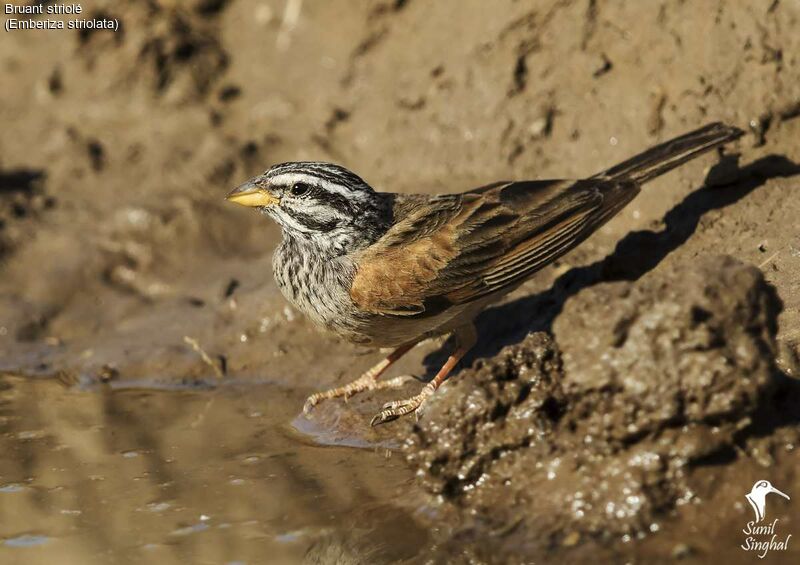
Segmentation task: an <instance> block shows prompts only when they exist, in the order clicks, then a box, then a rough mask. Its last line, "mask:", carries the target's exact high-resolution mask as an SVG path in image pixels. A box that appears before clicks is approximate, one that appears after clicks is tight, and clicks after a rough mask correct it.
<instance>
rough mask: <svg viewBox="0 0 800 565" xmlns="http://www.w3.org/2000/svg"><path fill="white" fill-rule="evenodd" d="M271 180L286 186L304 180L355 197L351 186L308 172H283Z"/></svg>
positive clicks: (330, 190)
mask: <svg viewBox="0 0 800 565" xmlns="http://www.w3.org/2000/svg"><path fill="white" fill-rule="evenodd" d="M270 181H271V182H273V183H275V184H279V185H286V186H291V185H293V184H294V183H296V182H303V183H306V184H310V185H317V186H320V187H322V188H323V189H324V190H327V191H328V192H334V193H336V194H341V195H342V196H347V197H348V198H352V197H353V191H351V190H350V189H349V188H347V187H345V186H342V185H341V184H337V183H333V182H330V181H327V180H325V179H321V178H319V177H318V176H315V175H310V174H307V173H281V174H279V175H275V176H274V177H272V178H271V179H270Z"/></svg>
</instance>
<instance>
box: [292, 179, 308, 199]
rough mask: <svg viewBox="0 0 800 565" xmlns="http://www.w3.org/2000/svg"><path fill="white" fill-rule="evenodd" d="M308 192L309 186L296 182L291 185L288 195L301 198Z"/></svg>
mask: <svg viewBox="0 0 800 565" xmlns="http://www.w3.org/2000/svg"><path fill="white" fill-rule="evenodd" d="M310 191H311V185H310V184H307V183H304V182H296V183H294V184H293V185H292V188H290V189H289V193H290V194H291V195H292V196H303V195H304V194H308V193H309V192H310Z"/></svg>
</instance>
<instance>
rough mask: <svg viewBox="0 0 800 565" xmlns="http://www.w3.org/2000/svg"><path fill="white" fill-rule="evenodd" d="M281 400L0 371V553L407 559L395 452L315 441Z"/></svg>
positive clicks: (411, 529)
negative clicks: (69, 381) (90, 385)
mask: <svg viewBox="0 0 800 565" xmlns="http://www.w3.org/2000/svg"><path fill="white" fill-rule="evenodd" d="M290 408H292V409H293V408H295V407H294V406H291V405H290V403H287V402H286V395H285V394H284V392H282V391H281V389H279V388H277V387H275V386H271V385H255V386H253V385H248V386H240V385H236V384H229V385H227V386H223V387H220V388H218V389H216V390H214V391H209V390H204V391H190V390H173V391H164V390H161V391H152V390H142V389H138V390H137V389H126V390H112V389H111V388H100V389H96V390H91V391H86V390H80V389H76V388H70V389H68V388H66V387H65V386H63V385H61V384H60V383H58V382H55V381H52V380H49V381H36V380H26V379H20V378H16V377H8V376H6V377H2V379H1V380H0V430H2V435H0V452H2V458H0V562H2V563H64V564H71V563H75V564H78V563H80V564H92V563H98V564H99V563H112V562H113V563H144V562H148V561H149V562H152V563H237V562H238V563H245V562H246V563H265V562H270V563H291V562H300V561H302V560H303V559H304V558H305V559H309V560H313V558H314V555H315V553H319V554H327V555H341V554H346V553H347V552H351V551H357V553H358V555H359V556H360V558H361V559H367V560H368V561H371V562H391V561H395V560H399V559H405V558H408V557H410V556H412V555H413V554H414V552H415V551H416V549H415V548H418V547H420V546H421V545H423V544H424V542H425V539H426V534H425V532H424V531H423V530H421V529H420V528H418V527H416V526H415V525H414V523H413V522H412V521H411V520H410V519H409V517H408V515H407V513H406V512H405V511H404V510H403V509H402V508H400V507H399V506H398V505H396V504H395V503H394V501H395V500H396V495H397V492H398V489H399V488H401V487H402V486H403V485H404V483H406V482H407V481H408V480H409V479H410V473H409V471H408V470H406V469H405V468H404V465H403V464H402V459H401V458H400V457H397V456H395V457H388V458H387V452H386V450H385V449H383V448H374V449H352V448H344V447H323V446H320V445H317V444H315V443H314V442H313V441H311V439H309V438H307V437H304V436H301V435H300V434H298V433H297V432H295V431H294V430H293V429H292V427H291V426H290V425H288V424H287V422H290V421H291V417H292V415H293V414H292V411H291V410H290ZM307 553H308V556H307V555H306V554H307ZM365 562H367V561H365Z"/></svg>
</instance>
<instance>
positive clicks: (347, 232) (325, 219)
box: [226, 161, 390, 255]
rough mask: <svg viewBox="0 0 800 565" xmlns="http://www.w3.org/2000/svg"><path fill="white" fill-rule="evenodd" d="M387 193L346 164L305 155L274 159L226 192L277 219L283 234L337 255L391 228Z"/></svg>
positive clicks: (233, 200)
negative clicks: (300, 158) (274, 162)
mask: <svg viewBox="0 0 800 565" xmlns="http://www.w3.org/2000/svg"><path fill="white" fill-rule="evenodd" d="M387 196H388V195H386V194H383V193H378V192H375V191H374V190H373V189H372V187H370V186H369V185H368V184H367V183H366V182H365V181H364V180H363V179H362V178H361V177H359V176H358V175H356V174H354V173H352V172H350V171H349V170H347V169H345V168H344V167H341V166H339V165H334V164H331V163H322V162H313V161H302V162H292V163H281V164H279V165H274V166H273V167H271V168H270V169H268V170H267V171H266V172H265V173H264V174H262V175H259V176H257V177H254V178H252V179H250V180H249V181H247V182H246V183H244V184H242V185H241V186H238V187H237V188H235V189H233V190H232V191H231V192H230V193H229V194H228V196H227V197H226V198H227V199H228V200H230V201H231V202H235V203H236V204H241V205H242V206H249V207H252V208H256V209H258V210H260V211H261V212H262V213H264V214H266V215H267V216H269V217H271V218H272V219H274V220H275V221H276V222H277V223H278V224H279V225H280V226H281V228H282V229H283V233H284V237H289V238H292V239H295V240H299V241H301V242H305V243H308V244H311V245H314V246H316V247H318V248H320V249H321V250H324V251H328V252H333V253H334V254H337V255H338V254H343V253H348V252H350V251H354V250H356V249H360V248H362V247H365V246H366V245H369V244H370V243H372V242H374V241H375V240H376V239H377V238H378V237H380V235H381V234H382V233H383V232H384V231H385V230H386V229H387V227H388V223H389V219H390V218H389V217H388V216H389V215H390V211H389V208H390V206H389V203H388V199H387V198H386V197H387Z"/></svg>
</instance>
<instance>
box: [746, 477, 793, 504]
mask: <svg viewBox="0 0 800 565" xmlns="http://www.w3.org/2000/svg"><path fill="white" fill-rule="evenodd" d="M770 493H775V494H778V495H780V496H782V497H783V498H785V499H787V500H789V495H787V494H786V493H784V492H781V491H779V490H778V489H776V488H775V487H774V486H772V483H770V482H769V481H763V480H762V481H756V483H755V484H754V485H753V488H752V489H751V490H750V494H751V495H753V496H757V497H765V496H767V495H768V494H770Z"/></svg>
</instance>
